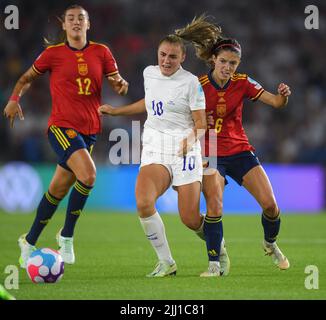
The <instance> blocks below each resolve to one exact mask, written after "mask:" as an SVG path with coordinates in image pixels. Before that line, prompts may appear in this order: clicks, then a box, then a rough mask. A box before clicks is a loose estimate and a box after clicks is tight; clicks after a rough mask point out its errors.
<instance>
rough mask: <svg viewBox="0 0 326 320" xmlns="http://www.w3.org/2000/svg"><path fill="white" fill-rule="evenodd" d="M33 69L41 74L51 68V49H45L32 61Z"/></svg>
mask: <svg viewBox="0 0 326 320" xmlns="http://www.w3.org/2000/svg"><path fill="white" fill-rule="evenodd" d="M32 68H33V70H34V71H35V72H36V73H37V74H43V73H45V72H46V71H49V70H51V50H49V49H45V50H44V51H43V52H42V53H41V54H40V55H39V56H38V57H37V58H36V60H35V61H34V63H33V65H32Z"/></svg>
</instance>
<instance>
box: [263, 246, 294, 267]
mask: <svg viewBox="0 0 326 320" xmlns="http://www.w3.org/2000/svg"><path fill="white" fill-rule="evenodd" d="M263 249H264V251H265V255H266V256H270V257H272V260H273V262H274V263H275V264H276V265H277V266H278V267H279V268H280V269H281V270H286V269H289V268H290V262H289V260H288V259H287V257H286V256H285V255H284V254H283V253H282V251H281V250H280V248H279V247H278V246H277V244H276V242H274V243H269V242H267V241H265V240H263Z"/></svg>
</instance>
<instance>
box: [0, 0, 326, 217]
mask: <svg viewBox="0 0 326 320" xmlns="http://www.w3.org/2000/svg"><path fill="white" fill-rule="evenodd" d="M76 2H77V3H78V4H81V5H83V6H84V7H85V8H86V9H87V10H88V12H89V14H90V20H91V30H90V32H89V39H91V40H93V41H97V42H102V43H106V44H108V45H109V47H110V48H111V50H112V52H113V54H114V56H115V57H116V59H117V62H118V66H119V70H120V73H121V75H122V76H123V77H125V78H126V79H127V80H128V81H129V83H130V90H129V94H128V95H127V96H126V97H119V96H117V95H115V94H113V93H112V92H110V91H109V89H108V87H107V86H106V85H105V86H104V87H105V88H104V91H103V102H109V103H110V104H112V105H114V106H117V105H121V104H125V103H129V102H132V101H135V100H138V99H140V98H142V97H143V78H142V70H143V69H144V67H145V66H147V65H149V64H156V48H157V44H158V41H159V40H160V39H161V38H162V37H163V36H164V35H165V34H167V33H172V32H173V31H174V29H176V28H179V27H181V26H184V25H185V24H186V23H188V22H190V21H191V20H192V18H193V17H194V16H196V15H197V16H198V15H200V14H202V13H204V12H205V13H207V14H209V15H211V16H213V17H215V21H216V22H217V23H219V24H220V25H221V26H222V29H223V30H224V33H225V35H227V36H230V37H234V38H236V39H237V40H238V41H239V42H240V44H241V45H242V48H243V58H242V64H241V65H240V67H239V70H238V71H239V72H241V73H247V74H249V75H250V76H251V77H252V78H254V79H255V80H257V81H258V82H260V83H261V84H262V85H263V87H264V88H266V89H267V90H269V91H271V92H276V89H277V86H278V84H279V83H280V82H285V83H287V84H289V85H290V86H291V88H292V96H291V98H290V102H289V104H288V106H287V108H285V109H284V110H280V111H276V110H272V108H269V107H266V106H263V105H262V104H260V103H259V102H257V103H255V104H252V103H250V102H248V103H246V105H245V108H244V124H245V129H246V132H247V134H248V136H249V139H250V141H251V143H252V144H253V145H254V146H255V147H256V152H257V155H258V156H259V158H260V160H261V161H262V163H263V164H264V165H265V166H266V170H267V172H268V174H269V175H270V178H271V181H272V184H273V186H274V189H275V193H276V197H277V199H278V201H279V203H280V207H281V208H282V210H283V211H285V212H321V211H322V210H323V209H324V208H325V206H326V202H325V198H326V197H325V193H326V192H325V189H326V188H325V184H326V183H325V166H326V108H325V107H326V105H325V101H326V99H325V95H326V75H325V72H324V69H323V68H322V66H323V65H324V64H325V49H326V37H325V26H326V19H325V11H326V4H325V3H324V2H323V1H303V0H286V1H278V0H272V1H259V0H251V1H250V2H248V1H242V0H239V1H228V0H218V1H211V0H201V1H187V0H176V1H170V0H168V1H159V0H142V1H137V0H110V1H107V0H93V1H91V2H90V1H76ZM9 4H13V5H17V6H18V8H19V12H20V16H19V30H6V29H5V28H4V26H3V20H4V18H5V14H3V11H4V8H5V7H6V6H7V5H9ZM69 4H72V3H71V2H68V1H63V0H56V1H38V0H31V1H14V0H9V1H7V0H1V1H0V12H1V14H2V16H1V17H2V18H3V19H1V20H0V23H1V24H0V39H1V43H2V44H1V46H0V70H1V74H0V103H1V105H2V106H3V107H4V106H5V105H6V102H7V99H8V97H9V96H10V94H11V90H12V89H13V86H14V84H15V82H16V81H17V79H18V77H19V76H20V75H21V74H22V73H23V72H24V71H25V70H26V69H27V68H29V67H30V66H31V64H32V63H33V61H34V60H35V58H36V57H37V56H38V54H39V53H40V52H41V51H42V50H43V48H44V47H43V37H48V36H55V35H56V34H57V33H58V32H59V31H60V25H59V24H58V21H57V19H56V16H60V15H61V14H62V12H63V11H64V9H65V8H66V7H67V6H68V5H69ZM309 4H315V5H317V6H318V8H319V13H320V15H319V30H306V29H305V26H304V20H305V18H306V16H307V15H306V14H305V13H304V10H305V7H306V6H307V5H309ZM184 67H185V68H186V69H188V70H190V71H192V72H193V73H195V74H198V75H200V74H203V73H205V72H207V67H206V66H205V65H204V64H203V63H202V62H200V61H199V60H198V59H196V58H195V57H194V52H193V50H191V49H189V50H188V57H187V59H186V62H185V63H184ZM48 87H49V86H48V76H47V75H46V76H43V77H42V78H40V79H38V80H37V81H35V82H34V83H33V86H32V88H31V89H30V90H29V92H28V93H27V94H26V95H25V96H24V97H23V99H22V100H21V105H22V107H23V110H24V114H25V120H24V121H23V122H20V121H16V123H15V128H14V130H10V128H9V125H8V122H6V120H5V119H4V117H1V119H0V141H1V152H0V209H3V210H5V211H32V210H33V209H34V207H35V205H37V202H38V199H39V198H40V197H41V195H42V192H43V191H44V189H45V188H47V185H48V182H49V179H50V178H51V175H52V173H53V170H54V163H55V160H56V159H55V154H54V152H53V151H52V150H51V149H50V146H49V144H48V142H47V139H46V136H45V129H46V124H47V118H48V116H49V113H50V108H51V101H50V94H49V88H48ZM144 119H145V118H144V116H140V117H133V118H130V117H129V118H128V117H125V118H122V117H121V118H110V119H106V121H105V122H104V126H103V133H102V135H100V136H99V138H98V143H97V145H96V148H95V150H94V159H95V162H96V164H97V167H98V178H97V184H96V188H95V190H94V192H93V194H92V197H90V201H89V203H88V204H87V206H88V208H91V209H104V210H108V211H110V210H121V211H135V201H134V183H135V178H136V175H137V171H138V166H137V165H119V166H117V165H114V164H112V163H111V161H110V159H109V150H110V147H112V145H114V143H115V142H109V134H110V132H111V131H112V130H113V129H115V128H123V129H125V130H127V131H128V132H129V133H131V131H132V120H134V121H136V120H137V121H140V123H141V125H142V124H143V122H144ZM130 137H131V134H130ZM129 146H130V149H132V148H135V149H138V148H139V141H136V140H134V141H129ZM125 160H126V159H125ZM13 161H14V162H16V161H19V162H23V163H28V164H29V165H31V166H32V167H33V168H34V171H31V170H30V169H28V167H25V166H24V165H21V164H19V165H18V164H17V163H12V162H13ZM26 168H27V169H26ZM26 190H28V192H29V196H28V197H25V195H26ZM26 199H27V200H26ZM175 200H176V199H175V194H174V193H173V191H169V192H168V193H167V194H166V196H165V197H163V198H162V199H161V200H160V202H159V204H158V208H159V210H161V211H162V212H174V213H175V212H176V201H175ZM203 206H204V204H203ZM202 210H204V208H203V209H202ZM225 210H226V211H227V212H251V213H254V212H256V213H257V212H259V208H258V207H257V205H256V204H255V203H254V201H253V200H252V199H251V197H250V196H248V195H247V194H246V192H245V191H244V190H241V189H240V188H238V187H237V186H236V185H235V184H233V183H232V184H231V186H230V187H228V188H227V190H226V194H225Z"/></svg>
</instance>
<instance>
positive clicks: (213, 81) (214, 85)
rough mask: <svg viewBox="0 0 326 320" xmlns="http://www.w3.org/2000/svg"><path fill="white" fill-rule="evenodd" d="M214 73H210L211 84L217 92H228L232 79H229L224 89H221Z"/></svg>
mask: <svg viewBox="0 0 326 320" xmlns="http://www.w3.org/2000/svg"><path fill="white" fill-rule="evenodd" d="M212 73H213V70H211V71H210V72H208V79H209V81H210V83H211V84H212V85H213V87H214V88H215V89H216V90H226V89H227V88H228V87H229V85H230V83H231V79H229V81H228V82H227V83H226V84H225V85H224V87H220V86H219V85H218V83H217V82H216V81H215V80H214V79H213V76H212Z"/></svg>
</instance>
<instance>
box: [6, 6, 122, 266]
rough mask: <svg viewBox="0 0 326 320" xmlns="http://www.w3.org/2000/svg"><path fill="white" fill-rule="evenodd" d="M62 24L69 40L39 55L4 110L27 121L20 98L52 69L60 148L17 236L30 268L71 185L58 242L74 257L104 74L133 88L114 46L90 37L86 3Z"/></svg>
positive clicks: (91, 178)
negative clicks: (123, 74) (43, 234)
mask: <svg viewBox="0 0 326 320" xmlns="http://www.w3.org/2000/svg"><path fill="white" fill-rule="evenodd" d="M62 28H63V30H64V32H65V36H66V41H65V42H64V43H59V44H57V45H52V46H48V47H47V48H46V49H45V50H44V51H43V52H42V53H41V54H40V56H39V57H38V58H37V59H36V61H35V62H34V64H33V65H32V67H31V68H30V69H29V70H28V71H27V72H26V73H24V74H23V75H22V76H21V78H20V79H19V80H18V82H17V83H16V86H15V87H14V90H13V93H12V95H11V97H10V99H9V102H8V104H7V106H6V107H5V109H4V115H5V116H6V117H7V118H9V119H10V125H11V127H13V123H14V119H15V117H16V116H17V115H18V116H19V118H20V119H21V120H23V119H24V117H23V112H22V109H21V107H20V105H19V99H20V97H21V96H22V95H23V94H24V93H25V92H26V91H27V90H28V88H29V87H30V85H31V83H32V82H33V81H34V80H35V79H36V78H37V77H38V76H39V75H41V74H43V73H45V72H47V71H49V72H50V91H51V96H52V112H51V116H50V118H49V121H48V138H49V142H50V144H51V146H52V148H53V149H54V151H55V152H56V153H57V156H58V165H57V167H56V171H55V173H54V175H53V178H52V181H51V183H50V186H49V189H48V191H47V192H46V193H45V194H44V196H43V198H42V200H41V202H40V204H39V206H38V209H37V214H36V217H35V220H34V222H33V225H32V227H31V229H30V231H29V232H28V233H27V234H25V235H22V236H21V237H20V238H19V240H18V243H19V246H20V248H21V256H20V259H19V261H20V265H21V267H22V268H25V267H26V262H27V259H28V257H29V255H30V254H31V252H32V251H34V250H35V243H36V241H37V239H38V237H39V235H40V234H41V232H42V230H43V228H44V227H45V226H46V224H47V223H48V221H49V220H50V219H51V217H52V215H53V214H54V212H55V211H56V209H57V207H58V205H59V202H60V201H61V200H62V199H63V198H64V197H65V196H66V195H67V193H68V191H69V190H70V188H71V187H72V186H73V188H72V190H71V193H70V197H69V201H68V207H67V215H66V220H65V224H64V227H63V229H61V230H60V232H58V234H57V242H58V245H59V247H60V253H61V254H62V256H63V259H64V261H65V262H66V263H70V264H73V263H74V262H75V255H74V250H73V233H74V228H75V224H76V222H77V219H78V217H79V216H80V214H81V212H82V210H83V208H84V205H85V203H86V200H87V198H88V195H89V193H90V191H91V190H92V188H93V186H94V183H95V178H96V169H95V165H94V162H93V160H92V158H91V152H92V148H93V146H94V144H95V141H96V134H97V133H99V132H100V130H101V121H100V117H99V115H98V112H97V109H98V107H99V106H100V105H101V104H102V103H101V90H102V81H103V76H105V77H106V78H107V79H108V82H109V84H110V85H111V87H112V88H113V90H114V91H115V92H117V93H118V94H121V95H125V94H126V93H127V91H128V83H127V82H126V81H125V80H124V79H123V78H122V77H121V76H120V74H119V71H118V68H117V64H116V62H115V59H114V57H113V55H112V53H111V52H110V49H109V48H108V47H106V46H104V45H102V44H97V43H94V42H91V41H88V40H87V31H88V29H89V28H90V21H89V16H88V13H87V11H86V10H85V9H84V8H83V7H81V6H78V5H73V6H70V7H68V8H67V9H66V10H65V12H64V14H63V16H62Z"/></svg>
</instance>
